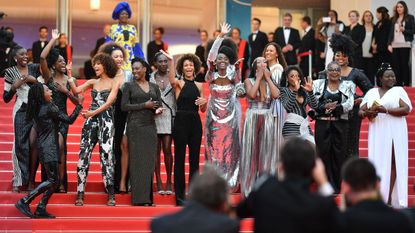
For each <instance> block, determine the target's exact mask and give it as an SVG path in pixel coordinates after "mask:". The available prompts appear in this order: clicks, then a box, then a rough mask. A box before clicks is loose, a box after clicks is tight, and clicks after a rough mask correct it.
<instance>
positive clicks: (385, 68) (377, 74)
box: [376, 62, 393, 87]
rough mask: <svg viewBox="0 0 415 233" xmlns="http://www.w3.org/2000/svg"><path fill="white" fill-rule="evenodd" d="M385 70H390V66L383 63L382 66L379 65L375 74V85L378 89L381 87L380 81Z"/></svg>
mask: <svg viewBox="0 0 415 233" xmlns="http://www.w3.org/2000/svg"><path fill="white" fill-rule="evenodd" d="M387 70H392V71H393V69H392V66H391V65H390V64H389V63H387V62H385V63H382V65H380V67H379V69H378V71H377V72H376V85H378V87H380V86H382V82H381V81H380V79H381V78H382V77H383V74H384V73H385V72H386V71H387Z"/></svg>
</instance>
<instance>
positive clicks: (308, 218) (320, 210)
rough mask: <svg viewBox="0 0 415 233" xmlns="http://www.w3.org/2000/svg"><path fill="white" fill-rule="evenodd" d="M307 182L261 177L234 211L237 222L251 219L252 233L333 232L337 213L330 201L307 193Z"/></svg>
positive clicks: (332, 202)
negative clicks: (239, 218)
mask: <svg viewBox="0 0 415 233" xmlns="http://www.w3.org/2000/svg"><path fill="white" fill-rule="evenodd" d="M309 186H310V185H309V182H308V181H307V180H303V179H299V178H294V179H293V178H291V179H286V180H284V181H281V182H280V181H278V180H277V178H276V177H261V178H260V179H259V180H258V182H257V184H256V185H255V186H254V188H253V191H252V192H251V194H249V196H248V197H247V199H245V200H243V201H242V202H241V203H240V204H239V205H238V207H237V214H238V216H239V217H241V218H246V217H253V218H254V219H255V226H254V228H255V229H254V231H255V232H256V233H270V232H289V233H308V232H309V233H317V232H318V233H325V232H327V233H328V232H335V228H336V225H337V221H336V220H337V217H338V209H337V207H336V204H335V203H334V201H333V200H332V199H331V198H326V197H322V196H320V195H318V194H314V193H311V192H310V191H309Z"/></svg>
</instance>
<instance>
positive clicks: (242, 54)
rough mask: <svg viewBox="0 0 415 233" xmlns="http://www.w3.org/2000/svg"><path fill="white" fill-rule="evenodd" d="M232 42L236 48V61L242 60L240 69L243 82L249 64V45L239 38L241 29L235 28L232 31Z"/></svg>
mask: <svg viewBox="0 0 415 233" xmlns="http://www.w3.org/2000/svg"><path fill="white" fill-rule="evenodd" d="M231 36H232V40H233V42H235V44H236V46H237V47H238V59H241V58H243V59H244V60H243V61H242V66H240V69H241V81H243V80H245V78H246V75H247V74H246V72H247V70H248V62H249V45H248V43H247V41H246V40H243V39H242V38H241V29H239V28H237V27H235V28H233V29H232V33H231Z"/></svg>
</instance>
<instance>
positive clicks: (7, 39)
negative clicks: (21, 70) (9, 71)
mask: <svg viewBox="0 0 415 233" xmlns="http://www.w3.org/2000/svg"><path fill="white" fill-rule="evenodd" d="M13 38H14V34H13V32H10V31H9V30H7V29H6V28H3V27H2V28H0V77H4V76H3V75H4V74H3V71H4V70H5V69H6V68H7V67H9V66H10V65H11V64H10V63H12V61H10V60H9V59H10V53H11V51H12V49H13V48H14V47H15V46H16V45H17V44H16V43H15V42H14V41H13Z"/></svg>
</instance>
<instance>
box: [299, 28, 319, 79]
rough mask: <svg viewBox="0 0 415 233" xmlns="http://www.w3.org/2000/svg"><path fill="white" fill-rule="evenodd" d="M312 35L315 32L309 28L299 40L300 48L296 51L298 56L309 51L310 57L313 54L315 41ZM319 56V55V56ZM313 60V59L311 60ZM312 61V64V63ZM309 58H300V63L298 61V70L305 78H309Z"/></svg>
mask: <svg viewBox="0 0 415 233" xmlns="http://www.w3.org/2000/svg"><path fill="white" fill-rule="evenodd" d="M314 34H315V31H314V29H313V28H311V29H310V30H309V31H308V32H307V33H306V34H305V35H304V36H303V38H302V39H301V47H300V48H299V49H298V54H299V55H300V54H301V53H304V52H308V51H309V50H311V52H312V55H311V56H312V57H313V56H314V54H315V51H314V50H315V49H314V48H315V44H316V40H315V39H314ZM319 56H320V55H319ZM313 60H314V59H313ZM313 60H312V63H313ZM308 62H309V57H308V56H302V57H301V61H300V68H301V70H302V71H303V74H304V75H305V76H309V75H310V74H309V64H308Z"/></svg>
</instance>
